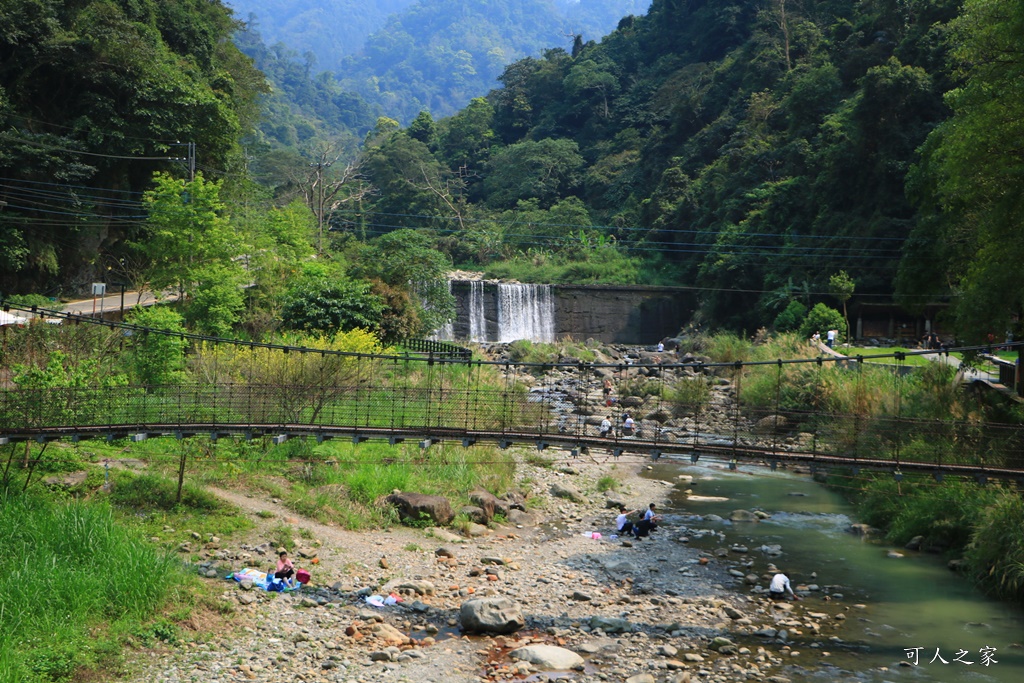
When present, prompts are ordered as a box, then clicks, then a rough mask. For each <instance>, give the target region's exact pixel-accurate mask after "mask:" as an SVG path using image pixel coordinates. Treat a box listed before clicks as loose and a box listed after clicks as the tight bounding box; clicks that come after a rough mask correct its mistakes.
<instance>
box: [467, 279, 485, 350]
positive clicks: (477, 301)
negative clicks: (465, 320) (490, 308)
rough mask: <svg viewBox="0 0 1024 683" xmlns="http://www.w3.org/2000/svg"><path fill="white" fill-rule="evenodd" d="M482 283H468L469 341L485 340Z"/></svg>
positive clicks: (476, 281) (475, 281)
mask: <svg viewBox="0 0 1024 683" xmlns="http://www.w3.org/2000/svg"><path fill="white" fill-rule="evenodd" d="M484 303H485V302H484V283H483V282H480V281H478V280H474V281H472V282H470V283H469V341H474V342H482V341H488V339H487V318H485V317H484Z"/></svg>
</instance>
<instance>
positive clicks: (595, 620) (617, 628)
mask: <svg viewBox="0 0 1024 683" xmlns="http://www.w3.org/2000/svg"><path fill="white" fill-rule="evenodd" d="M590 628H592V629H601V630H602V631H604V632H605V633H632V631H633V624H631V623H629V622H628V621H626V620H625V619H620V618H618V617H602V616H593V617H590Z"/></svg>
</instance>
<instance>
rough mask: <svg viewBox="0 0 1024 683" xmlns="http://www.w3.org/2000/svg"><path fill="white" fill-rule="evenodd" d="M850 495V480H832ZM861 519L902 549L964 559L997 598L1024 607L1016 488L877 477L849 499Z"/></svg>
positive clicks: (1021, 508) (1022, 510) (1023, 512)
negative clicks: (914, 542) (915, 546)
mask: <svg viewBox="0 0 1024 683" xmlns="http://www.w3.org/2000/svg"><path fill="white" fill-rule="evenodd" d="M830 482H831V483H833V484H838V485H841V486H842V489H843V490H844V491H845V492H847V493H848V494H850V489H849V488H848V486H849V482H848V480H847V479H845V478H842V479H838V478H832V479H830ZM850 495H851V497H852V499H853V502H854V503H855V504H856V506H857V511H858V516H859V518H860V519H861V520H862V521H864V522H865V523H867V524H870V525H872V526H875V527H878V528H880V529H882V530H883V531H884V533H885V539H886V540H887V541H889V542H890V543H893V544H894V545H899V546H903V545H905V544H907V543H908V542H909V541H910V540H911V539H913V538H915V537H918V536H920V537H921V548H922V549H929V550H932V551H935V552H941V553H942V554H943V555H945V556H946V557H948V558H950V559H958V560H962V562H961V563H960V564H959V569H960V571H962V572H963V573H964V574H965V575H966V576H968V577H969V578H970V579H971V580H972V581H974V582H975V583H976V584H977V585H978V586H979V587H980V588H981V589H982V590H984V591H985V592H987V593H989V594H990V595H992V596H994V597H998V598H1000V599H1003V600H1008V601H1012V602H1016V603H1022V604H1024V499H1022V498H1021V496H1020V492H1019V491H1016V490H1014V489H1013V487H1012V486H1005V487H1004V486H1000V485H999V484H995V483H989V484H987V485H984V486H983V485H980V484H976V483H974V482H967V481H955V480H948V481H945V482H943V483H938V482H936V481H935V480H934V479H932V478H930V477H916V476H915V477H912V476H906V477H904V479H903V480H902V481H896V480H895V479H894V478H893V477H892V476H891V475H888V474H886V475H878V476H877V477H875V478H873V479H870V480H868V481H866V482H862V483H861V485H860V486H859V487H858V488H857V489H855V490H854V491H853V493H852V494H850Z"/></svg>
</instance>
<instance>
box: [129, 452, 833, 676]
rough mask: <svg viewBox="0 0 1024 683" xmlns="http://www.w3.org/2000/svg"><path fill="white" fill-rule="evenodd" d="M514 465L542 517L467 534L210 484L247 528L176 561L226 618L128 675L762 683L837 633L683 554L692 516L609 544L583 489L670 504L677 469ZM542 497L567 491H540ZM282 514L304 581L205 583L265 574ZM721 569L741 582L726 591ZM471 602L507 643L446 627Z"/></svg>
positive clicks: (741, 566) (561, 461) (732, 555)
mask: <svg viewBox="0 0 1024 683" xmlns="http://www.w3.org/2000/svg"><path fill="white" fill-rule="evenodd" d="M519 457H520V463H519V473H518V480H519V486H520V488H521V489H524V490H526V491H528V492H529V493H530V494H531V495H530V497H529V499H528V506H529V508H530V509H531V510H533V511H536V512H539V513H541V514H542V515H543V517H544V518H545V519H544V521H543V522H541V523H540V524H538V525H537V526H523V527H521V528H517V527H513V526H504V527H498V528H495V529H493V530H491V531H490V533H489V534H487V535H486V536H482V537H478V538H473V539H462V538H459V537H456V536H454V535H453V534H451V533H450V532H448V531H445V530H430V529H426V530H423V529H410V528H395V529H392V530H389V531H377V532H350V531H344V530H341V529H338V528H336V527H330V526H325V525H322V524H318V523H316V522H313V521H311V520H307V519H303V518H300V517H297V516H296V515H295V514H294V513H292V512H290V511H288V510H286V509H284V508H282V507H280V506H279V505H277V504H276V503H274V502H273V501H272V500H265V499H261V498H258V497H253V498H250V497H248V496H247V495H246V494H245V493H244V492H238V491H232V492H227V491H222V492H218V493H219V495H222V496H225V497H227V498H228V499H229V500H231V501H232V502H234V503H235V504H237V505H239V506H240V507H241V508H242V509H243V510H244V511H245V512H246V513H247V514H248V515H250V516H251V517H252V518H253V520H254V522H255V523H256V524H257V527H256V530H255V531H254V532H253V533H252V534H250V535H249V537H248V538H247V539H246V540H245V541H244V542H243V541H239V542H238V543H237V545H234V544H233V545H232V546H231V547H207V548H205V549H203V550H202V551H200V552H198V553H197V554H195V555H194V557H195V558H196V559H197V560H199V561H201V562H202V563H203V567H202V568H203V571H210V572H213V573H214V575H215V576H216V577H217V578H211V579H209V580H210V581H219V582H221V583H222V585H223V592H222V594H221V596H220V599H221V600H223V601H225V602H226V603H230V604H231V605H233V606H234V607H235V610H236V616H235V617H234V618H233V619H232V623H233V626H232V628H230V629H229V630H226V631H223V632H221V633H218V634H216V635H215V636H213V637H212V638H210V639H209V640H206V641H202V642H200V641H192V642H186V643H184V644H182V645H181V646H180V647H176V648H173V649H168V650H165V651H152V652H149V653H146V654H145V655H144V656H141V657H139V658H138V660H137V661H136V662H135V674H134V675H133V676H132V679H131V680H133V681H139V682H140V683H141V681H164V682H166V683H178V682H181V681H193V680H196V681H198V680H201V681H204V682H205V683H222V682H224V681H235V680H253V681H265V682H271V681H293V680H303V681H340V682H347V681H416V682H417V683H428V682H431V681H434V682H437V681H446V683H461V682H476V681H482V680H508V679H513V678H518V679H526V680H531V681H536V680H547V679H548V677H556V676H557V677H563V676H564V677H571V679H572V680H575V681H580V682H581V683H585V682H590V681H604V680H613V681H619V680H629V681H631V682H632V683H643V682H644V681H647V682H648V683H650V682H651V681H656V682H658V683H662V682H665V681H668V682H671V683H681V682H683V681H687V680H697V679H700V680H707V681H716V682H721V683H725V682H726V681H734V680H737V679H739V678H745V679H751V680H769V681H773V683H780V682H781V681H784V680H786V677H785V676H784V675H782V674H781V673H780V671H782V669H783V667H785V666H788V665H790V664H792V663H793V662H798V661H804V660H807V659H811V658H812V655H811V654H809V653H807V652H801V651H800V650H799V649H797V648H794V647H792V646H791V645H790V643H789V639H790V638H791V637H792V634H802V633H813V634H816V635H820V638H821V643H826V644H827V643H828V638H829V637H830V636H832V635H834V634H836V633H841V630H842V625H843V624H842V622H843V619H842V618H839V619H837V618H836V616H835V615H836V612H835V611H833V610H831V609H823V608H822V606H823V604H824V603H822V602H821V601H820V600H816V599H814V597H813V596H812V597H811V598H810V599H808V600H805V601H803V602H797V603H781V604H772V603H770V602H769V601H768V600H767V599H765V598H763V597H761V596H759V595H757V594H753V595H752V594H750V593H749V592H748V591H749V588H750V584H751V583H754V584H759V585H762V586H763V587H765V588H766V587H767V579H768V575H767V574H751V573H750V572H752V571H755V570H756V569H757V568H755V567H754V562H753V561H752V560H750V559H748V557H747V553H746V552H745V549H742V548H737V547H729V546H728V545H721V547H716V548H714V549H711V548H704V549H698V548H695V547H691V544H690V543H689V541H690V538H691V537H699V536H702V535H703V536H704V537H705V538H707V537H709V533H708V532H706V531H702V530H701V529H702V528H703V527H704V526H705V525H703V523H701V522H700V521H699V520H697V519H693V520H692V524H691V522H689V521H684V519H683V516H682V515H680V514H678V513H675V514H670V515H669V517H668V518H667V519H666V524H664V525H663V526H662V528H660V529H658V530H657V531H656V532H655V533H654V534H653V535H652V537H651V538H650V539H645V540H639V541H638V540H632V541H630V542H627V543H626V544H624V543H623V542H622V539H612V538H611V534H612V533H613V526H612V525H613V521H614V515H615V513H614V511H613V510H611V509H609V508H608V504H609V503H608V498H609V496H608V495H605V494H602V493H599V492H598V491H597V488H598V484H597V482H598V481H599V480H601V479H602V478H603V477H609V476H610V477H614V478H615V479H616V481H618V482H619V483H620V485H619V487H618V489H617V490H616V491H614V493H612V494H611V497H613V498H616V499H622V500H624V501H626V502H628V503H629V505H630V506H631V507H634V508H636V507H642V506H646V505H647V504H648V503H650V502H655V503H658V504H659V505H660V506H661V507H665V506H666V505H667V504H669V503H670V500H671V499H672V498H676V500H678V498H677V497H678V496H679V495H681V494H682V492H683V491H685V490H686V489H687V488H689V483H688V481H687V480H686V479H685V478H683V479H676V480H674V481H664V480H661V479H651V478H649V475H650V471H649V467H650V465H649V464H648V463H647V462H646V461H641V460H639V459H630V458H628V456H624V457H622V458H620V459H619V461H618V462H616V461H615V460H614V459H612V458H611V457H610V456H604V455H603V454H602V455H598V454H595V455H594V456H585V457H579V458H575V459H573V458H570V457H568V453H560V454H558V459H555V460H553V461H551V462H550V463H549V464H548V463H542V462H540V461H538V460H537V459H536V458H534V457H530V458H527V457H525V454H520V455H519ZM531 463H532V464H531ZM642 474H646V475H647V476H646V477H645V476H641V475H642ZM605 481H607V480H605ZM557 489H561V490H562V491H563V495H565V493H564V492H565V491H566V490H569V491H572V490H575V491H577V492H579V493H580V494H581V497H580V498H577V500H576V501H572V500H569V499H566V498H562V497H557V496H555V495H554V494H553V491H555V490H557ZM282 523H285V524H288V525H290V526H291V528H292V529H293V530H294V532H295V537H296V538H295V543H296V545H297V546H298V550H297V553H296V554H297V555H298V556H299V559H298V564H299V565H300V566H305V567H308V568H310V569H311V571H312V574H313V582H312V583H311V584H310V586H307V587H306V588H304V589H303V590H302V591H300V592H299V593H295V594H273V593H262V592H259V591H245V590H242V589H241V588H240V587H239V586H238V585H236V584H235V583H234V582H228V581H224V580H223V579H222V578H221V577H223V576H224V575H225V574H227V573H228V572H229V571H231V570H237V569H241V568H242V567H243V566H257V567H263V568H265V567H267V566H269V565H270V564H271V563H272V561H273V550H274V548H273V547H272V542H271V540H270V539H271V538H272V530H273V529H274V528H275V527H278V528H279V526H280V524H282ZM594 533H599V534H601V538H600V539H595V538H593V534H594ZM717 534H718V532H710V536H711V537H715V536H717ZM302 556H306V557H305V558H303V557H302ZM313 557H315V558H316V560H317V562H318V563H317V564H312V558H313ZM737 573H739V574H740V575H741V576H742V577H743V578H742V579H741V586H742V592H740V591H737V590H735V589H734V581H736V580H737V578H738V577H737V576H736V574H737ZM390 591H396V592H400V593H403V598H404V601H403V602H402V603H400V604H399V605H395V606H392V607H385V608H373V607H370V606H368V605H367V604H366V603H365V602H364V597H365V596H366V595H368V594H371V593H377V594H385V595H386V594H387V593H388V592H390ZM809 595H810V594H809ZM479 596H504V597H508V598H510V599H512V600H514V601H515V602H516V603H518V604H519V605H520V607H521V609H522V612H523V614H524V617H525V621H526V626H525V628H524V629H522V630H521V631H519V632H517V633H515V634H513V635H509V636H496V637H489V636H471V637H466V636H462V635H461V631H460V629H459V628H458V625H459V608H460V606H461V605H462V603H464V602H465V601H467V600H469V599H470V598H473V597H479ZM716 639H717V640H716ZM531 642H532V643H544V644H550V645H557V646H560V647H564V648H566V649H569V650H572V651H573V652H576V653H579V654H581V655H583V656H584V657H585V664H584V665H583V668H582V670H575V671H564V670H563V671H564V673H562V674H552V673H543V672H542V670H543V669H544V668H545V667H543V666H537V665H528V664H526V663H525V662H519V663H517V662H514V661H512V660H511V659H509V658H508V656H507V654H508V652H509V651H510V650H511V649H512V648H514V647H518V646H520V645H525V644H527V643H531ZM821 643H819V647H820V646H821ZM820 654H822V653H821V651H820V650H819V651H818V652H816V653H815V655H814V659H815V660H816V659H817V655H820ZM826 656H827V655H826Z"/></svg>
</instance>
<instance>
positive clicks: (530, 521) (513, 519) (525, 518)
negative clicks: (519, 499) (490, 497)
mask: <svg viewBox="0 0 1024 683" xmlns="http://www.w3.org/2000/svg"><path fill="white" fill-rule="evenodd" d="M508 521H509V523H510V524H515V525H517V526H526V527H530V526H537V525H539V524H540V523H541V522H543V521H544V519H543V517H541V516H540V515H539V514H537V513H535V512H526V511H525V510H519V509H517V508H513V509H511V510H509V511H508Z"/></svg>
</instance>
